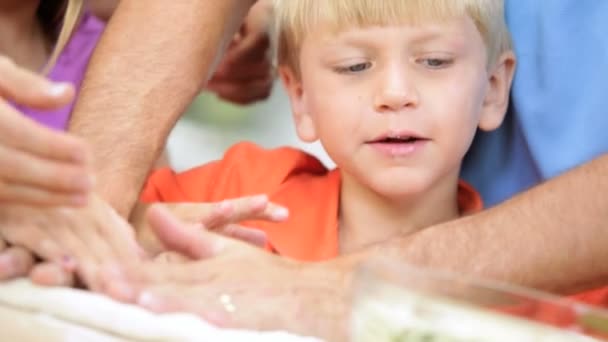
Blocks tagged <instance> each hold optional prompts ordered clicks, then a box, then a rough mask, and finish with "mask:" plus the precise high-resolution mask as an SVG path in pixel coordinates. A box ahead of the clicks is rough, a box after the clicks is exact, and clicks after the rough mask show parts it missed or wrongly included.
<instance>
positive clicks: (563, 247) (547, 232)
mask: <svg viewBox="0 0 608 342" xmlns="http://www.w3.org/2000/svg"><path fill="white" fill-rule="evenodd" d="M607 175H608V155H604V156H602V157H599V158H598V159H596V160H594V161H592V162H590V163H588V164H586V165H583V166H580V167H578V168H576V169H574V170H572V171H570V172H567V173H566V174H564V175H562V176H560V177H557V178H555V179H553V180H551V181H548V182H546V183H544V184H542V185H540V186H537V187H535V188H533V189H531V190H529V191H527V192H525V193H522V194H520V195H518V196H516V197H514V198H513V199H511V200H509V201H507V202H505V203H504V204H502V205H499V206H497V207H494V208H492V209H489V210H487V211H485V212H482V213H480V214H478V215H475V216H471V217H467V218H463V219H460V220H457V221H452V222H448V223H445V224H441V225H438V226H435V227H431V228H429V229H426V230H423V231H422V232H420V233H417V234H415V235H413V236H411V237H401V238H396V239H394V240H393V241H391V242H388V243H386V244H384V245H379V246H377V247H375V248H374V249H371V250H369V251H367V252H366V253H365V254H364V255H361V256H358V259H360V260H361V259H367V258H369V257H372V256H375V255H389V256H390V257H391V258H392V259H393V260H395V261H396V262H409V263H413V264H416V265H421V266H428V267H433V268H442V269H449V270H454V271H458V272H461V273H468V274H474V275H478V276H483V277H487V278H495V279H500V280H504V281H507V282H511V283H517V284H520V285H524V286H529V287H533V288H539V289H543V290H547V291H552V292H557V293H563V294H568V293H572V292H576V291H581V290H585V289H589V288H592V287H595V286H599V285H606V283H607V282H608V263H607V262H606V261H608V248H607V246H608V196H606V193H607V192H608V176H607Z"/></svg>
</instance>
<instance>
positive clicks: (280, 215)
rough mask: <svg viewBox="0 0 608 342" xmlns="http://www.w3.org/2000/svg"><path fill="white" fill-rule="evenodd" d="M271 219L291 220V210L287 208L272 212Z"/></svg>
mask: <svg viewBox="0 0 608 342" xmlns="http://www.w3.org/2000/svg"><path fill="white" fill-rule="evenodd" d="M270 217H271V218H272V219H273V220H275V221H283V220H287V218H289V210H287V208H277V209H275V210H273V211H272V214H271V215H270Z"/></svg>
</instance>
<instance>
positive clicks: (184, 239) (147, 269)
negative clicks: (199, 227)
mask: <svg viewBox="0 0 608 342" xmlns="http://www.w3.org/2000/svg"><path fill="white" fill-rule="evenodd" d="M163 220H164V221H163V222H162V224H154V225H152V228H153V229H154V231H155V232H156V233H157V235H158V237H159V238H160V240H161V241H163V243H164V244H165V245H166V246H167V247H169V248H170V249H172V250H174V251H176V252H180V253H182V254H184V255H185V256H187V257H189V258H192V259H194V260H193V261H182V262H180V263H158V262H151V263H145V264H143V265H142V264H137V265H133V266H132V267H126V268H124V269H122V270H119V271H117V270H112V271H111V272H106V273H105V275H104V279H105V281H104V292H105V293H106V294H109V295H110V296H112V297H114V298H116V299H118V300H123V301H127V302H133V303H137V304H139V305H141V306H143V307H145V308H147V309H150V310H153V311H156V312H173V311H182V312H183V311H187V312H192V313H195V314H198V315H200V316H201V317H202V318H204V319H206V320H207V321H209V322H211V323H214V324H216V325H218V326H222V327H230V328H247V329H255V330H279V329H280V330H288V331H291V332H293V333H299V334H303V335H311V334H312V335H316V336H319V337H322V338H325V339H327V340H330V341H334V340H342V339H345V336H346V333H345V332H346V320H347V316H348V311H349V303H350V283H351V277H350V273H349V271H350V269H351V267H352V265H350V264H347V263H344V262H341V261H331V262H330V263H319V264H301V263H297V262H295V261H291V260H287V259H283V258H281V257H278V256H276V255H273V254H270V253H267V252H265V251H263V250H260V249H259V248H255V247H253V246H250V245H248V244H245V243H242V242H240V241H235V240H232V239H229V238H225V237H222V236H219V235H216V234H214V233H212V232H208V231H193V230H192V229H189V227H186V225H184V224H183V223H181V222H179V221H178V220H177V219H175V218H174V217H172V216H165V217H164V218H163Z"/></svg>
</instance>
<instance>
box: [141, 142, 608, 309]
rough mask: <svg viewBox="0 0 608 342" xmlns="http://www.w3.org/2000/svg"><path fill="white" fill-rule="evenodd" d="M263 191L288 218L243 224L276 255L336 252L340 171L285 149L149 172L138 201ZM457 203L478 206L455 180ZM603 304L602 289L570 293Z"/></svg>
mask: <svg viewBox="0 0 608 342" xmlns="http://www.w3.org/2000/svg"><path fill="white" fill-rule="evenodd" d="M258 194H267V195H268V196H269V198H270V200H271V201H273V202H275V203H277V204H280V205H283V206H285V207H287V208H289V219H287V220H286V221H284V222H279V223H273V222H266V221H255V222H248V223H246V225H250V226H251V227H255V228H259V229H262V230H264V231H265V232H266V234H267V236H268V241H269V243H270V246H271V248H272V250H273V251H275V252H276V253H278V254H280V255H283V256H286V257H289V258H293V259H297V260H302V261H321V260H326V259H331V258H334V257H336V256H338V251H339V249H338V241H339V240H338V205H339V194H340V173H339V172H338V170H328V169H327V168H326V167H325V166H323V164H322V163H321V162H320V161H319V160H318V159H317V158H315V157H313V156H311V155H309V154H307V153H305V152H303V151H300V150H297V149H294V148H289V147H283V148H278V149H272V150H266V149H262V148H260V147H258V146H256V145H254V144H251V143H239V144H237V145H235V146H233V147H232V148H230V149H229V150H228V151H227V152H226V154H225V155H224V158H223V159H221V160H218V161H215V162H211V163H209V164H206V165H203V166H200V167H197V168H194V169H191V170H189V171H186V172H182V173H175V172H173V171H172V170H170V169H161V170H158V171H156V172H154V173H153V174H152V175H151V176H150V178H149V179H148V182H147V184H146V186H145V188H144V190H143V193H142V196H141V199H142V201H144V202H218V201H222V200H225V199H230V198H237V197H242V196H249V195H258ZM458 204H459V207H460V210H461V213H462V214H463V215H466V214H470V213H474V212H477V211H480V210H481V209H482V208H483V204H482V200H481V197H480V195H479V194H478V193H477V192H476V191H475V190H474V189H473V188H472V187H471V186H469V185H467V184H466V183H464V182H460V183H459V187H458ZM574 298H575V299H578V300H583V301H585V302H587V303H592V304H602V305H605V306H606V305H608V300H607V299H608V289H600V290H597V291H592V292H587V293H583V294H580V295H578V296H575V297H574Z"/></svg>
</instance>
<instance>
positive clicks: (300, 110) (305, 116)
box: [279, 66, 318, 142]
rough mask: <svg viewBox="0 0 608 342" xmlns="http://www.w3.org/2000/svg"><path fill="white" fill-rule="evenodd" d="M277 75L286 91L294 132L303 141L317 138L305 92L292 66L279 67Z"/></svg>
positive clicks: (312, 140) (311, 140)
mask: <svg viewBox="0 0 608 342" xmlns="http://www.w3.org/2000/svg"><path fill="white" fill-rule="evenodd" d="M279 76H280V78H281V81H282V82H283V86H284V87H285V90H286V91H287V96H288V97H289V103H290V105H291V112H292V114H293V120H294V123H295V126H296V132H297V133H298V136H299V137H300V139H301V140H302V141H304V142H314V141H316V140H317V139H318V138H317V132H316V129H315V125H314V121H313V119H312V117H311V115H310V113H309V112H308V106H307V105H306V94H305V93H304V89H303V88H302V82H301V81H300V79H299V78H298V77H297V76H296V74H295V72H294V71H293V69H292V68H290V67H288V66H280V67H279Z"/></svg>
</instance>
